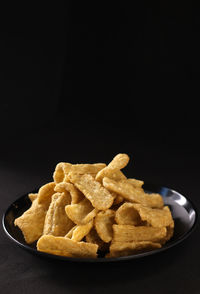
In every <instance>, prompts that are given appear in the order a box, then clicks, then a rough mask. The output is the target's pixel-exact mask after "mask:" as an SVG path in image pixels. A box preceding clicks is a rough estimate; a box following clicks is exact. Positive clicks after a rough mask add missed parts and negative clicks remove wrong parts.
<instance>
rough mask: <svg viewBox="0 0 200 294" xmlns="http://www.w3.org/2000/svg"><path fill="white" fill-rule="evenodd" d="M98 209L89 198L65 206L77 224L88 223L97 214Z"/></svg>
mask: <svg viewBox="0 0 200 294" xmlns="http://www.w3.org/2000/svg"><path fill="white" fill-rule="evenodd" d="M97 211H98V210H97V209H95V208H94V207H93V206H92V204H91V202H90V201H89V200H88V199H87V198H84V199H83V200H82V201H80V202H79V203H77V204H71V205H67V206H66V207H65V212H66V214H67V215H68V217H69V218H70V219H71V220H72V221H73V222H74V223H75V224H77V225H85V224H87V223H88V222H89V221H91V220H92V219H93V218H94V217H95V216H96V214H97Z"/></svg>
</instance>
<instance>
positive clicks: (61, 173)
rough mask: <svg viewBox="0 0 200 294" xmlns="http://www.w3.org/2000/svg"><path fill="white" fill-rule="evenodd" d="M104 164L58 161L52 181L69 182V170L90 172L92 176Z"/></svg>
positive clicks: (79, 172)
mask: <svg viewBox="0 0 200 294" xmlns="http://www.w3.org/2000/svg"><path fill="white" fill-rule="evenodd" d="M105 166H106V164H105V163H93V164H71V163H68V162H60V163H58V164H57V166H56V169H55V171H54V174H53V179H54V182H55V183H56V184H57V183H60V182H69V177H68V174H69V172H73V173H78V174H86V173H87V174H92V175H93V176H94V177H95V176H96V174H97V173H98V172H99V171H100V170H101V169H103V168H104V167H105Z"/></svg>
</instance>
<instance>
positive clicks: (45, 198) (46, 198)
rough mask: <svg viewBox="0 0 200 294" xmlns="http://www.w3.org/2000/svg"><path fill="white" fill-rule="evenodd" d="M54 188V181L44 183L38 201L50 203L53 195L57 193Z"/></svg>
mask: <svg viewBox="0 0 200 294" xmlns="http://www.w3.org/2000/svg"><path fill="white" fill-rule="evenodd" d="M54 188H55V183H54V182H51V183H48V184H46V185H43V186H42V187H41V188H40V189H39V191H38V203H39V204H42V203H45V202H48V204H50V202H51V197H52V195H53V194H54V193H55V191H54Z"/></svg>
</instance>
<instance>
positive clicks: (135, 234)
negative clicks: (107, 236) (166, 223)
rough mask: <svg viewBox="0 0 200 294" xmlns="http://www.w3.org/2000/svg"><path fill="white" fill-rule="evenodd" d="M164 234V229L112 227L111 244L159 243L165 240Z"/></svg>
mask: <svg viewBox="0 0 200 294" xmlns="http://www.w3.org/2000/svg"><path fill="white" fill-rule="evenodd" d="M166 234H167V230H166V228H165V227H162V228H155V227H147V226H138V227H136V226H130V225H115V224H114V225H113V242H132V241H135V242H140V241H151V242H156V243H161V242H162V241H163V240H165V237H166Z"/></svg>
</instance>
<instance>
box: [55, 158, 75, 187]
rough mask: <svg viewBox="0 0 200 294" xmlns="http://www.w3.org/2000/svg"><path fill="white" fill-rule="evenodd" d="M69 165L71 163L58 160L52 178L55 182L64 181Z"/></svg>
mask: <svg viewBox="0 0 200 294" xmlns="http://www.w3.org/2000/svg"><path fill="white" fill-rule="evenodd" d="M70 167H71V163H68V162H59V163H58V164H57V165H56V168H55V171H54V173H53V179H54V182H55V183H56V184H57V183H60V182H65V181H66V177H67V175H68V173H69V171H70Z"/></svg>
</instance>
